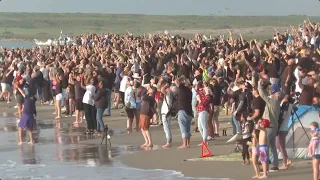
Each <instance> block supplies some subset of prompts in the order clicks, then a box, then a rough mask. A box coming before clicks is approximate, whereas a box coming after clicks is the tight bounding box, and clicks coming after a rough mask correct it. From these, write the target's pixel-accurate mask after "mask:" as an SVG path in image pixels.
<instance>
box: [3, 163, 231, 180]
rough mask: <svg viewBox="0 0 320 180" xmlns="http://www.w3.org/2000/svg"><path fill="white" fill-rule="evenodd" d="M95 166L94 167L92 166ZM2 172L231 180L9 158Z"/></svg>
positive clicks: (52, 177)
mask: <svg viewBox="0 0 320 180" xmlns="http://www.w3.org/2000/svg"><path fill="white" fill-rule="evenodd" d="M92 167H94V168H92ZM0 174H3V175H4V176H2V179H13V180H17V179H30V180H35V179H48V180H57V179H68V180H76V179H77V180H78V179H79V178H81V179H88V180H89V179H92V178H94V179H95V180H100V179H101V180H105V179H108V180H121V179H131V180H192V179H201V180H231V179H229V178H191V177H185V176H184V175H183V174H182V173H181V172H178V171H172V170H163V169H152V170H144V169H138V168H132V167H109V166H108V167H106V166H97V167H96V166H87V165H70V164H69V165H68V164H59V165H44V164H35V165H24V164H18V163H16V162H14V161H11V160H8V161H7V163H6V164H1V166H0Z"/></svg>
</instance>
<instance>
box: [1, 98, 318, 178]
mask: <svg viewBox="0 0 320 180" xmlns="http://www.w3.org/2000/svg"><path fill="white" fill-rule="evenodd" d="M37 111H38V116H37V121H39V122H40V121H45V120H52V119H53V118H54V115H53V114H52V112H53V106H48V105H44V106H40V105H38V106H37ZM0 112H2V115H4V116H7V117H13V113H14V112H16V109H14V108H6V107H5V103H4V102H2V103H1V104H0ZM221 114H224V112H222V113H221ZM0 115H1V114H0ZM221 116H222V117H221V118H220V119H221V127H230V125H228V122H229V119H230V117H228V116H223V115H221ZM12 121H13V122H12V123H13V124H14V123H15V121H14V118H12ZM61 121H63V122H66V121H70V123H71V122H73V121H74V117H68V118H63V119H62V120H61ZM104 122H105V123H107V124H108V126H109V128H111V129H114V130H115V135H114V136H112V138H111V142H112V144H113V145H134V146H136V145H140V144H143V137H142V135H141V133H138V132H133V133H131V134H127V133H125V131H124V128H125V127H126V117H125V116H120V110H114V111H112V116H111V117H104ZM80 126H84V125H83V124H82V125H80ZM171 128H172V136H173V147H172V148H168V149H163V148H161V146H162V145H163V144H164V143H165V134H164V132H163V127H162V126H158V127H152V128H151V134H152V139H153V143H154V147H153V149H151V150H150V149H145V150H143V151H140V152H136V153H132V154H128V155H124V156H121V157H119V160H120V161H122V162H123V163H124V164H126V165H128V166H131V167H135V168H141V169H165V170H175V171H179V172H182V173H183V174H184V175H185V176H188V177H196V178H197V177H208V178H231V179H235V180H248V179H251V177H252V176H253V174H254V172H253V168H252V166H251V165H250V166H245V165H242V162H241V161H239V160H241V156H240V154H239V159H238V161H228V159H227V158H226V160H225V161H217V160H214V161H212V160H210V161H208V160H204V161H199V160H195V161H187V160H190V159H194V158H199V157H200V156H201V147H198V144H200V143H201V137H200V133H192V138H191V148H189V149H183V150H177V149H176V148H177V147H178V146H179V145H180V143H181V134H180V130H179V126H178V124H177V121H173V122H172V125H171ZM193 128H194V127H193ZM220 134H222V133H220ZM227 134H228V135H230V134H231V129H230V128H229V129H228V131H227ZM230 137H231V136H227V137H220V138H217V139H215V140H212V141H210V142H209V148H210V150H211V151H212V153H213V154H214V155H215V156H220V155H228V154H230V153H231V151H232V149H234V144H226V143H225V142H226V141H227V140H228V139H229V138H230ZM100 142H101V138H100V137H98V138H94V139H90V140H85V141H81V142H80V143H83V144H99V143H100ZM221 159H223V158H221ZM310 163H311V161H310V160H299V161H297V160H293V164H292V166H291V167H290V168H289V170H286V171H279V172H277V173H269V178H272V179H275V180H284V179H291V180H301V179H312V169H311V164H310Z"/></svg>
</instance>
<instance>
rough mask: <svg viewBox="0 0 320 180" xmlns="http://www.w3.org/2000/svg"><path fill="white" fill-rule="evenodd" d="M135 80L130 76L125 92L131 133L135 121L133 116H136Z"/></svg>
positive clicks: (128, 129) (129, 131)
mask: <svg viewBox="0 0 320 180" xmlns="http://www.w3.org/2000/svg"><path fill="white" fill-rule="evenodd" d="M132 85H133V81H132V80H131V79H130V78H128V80H127V89H126V90H125V92H124V104H125V108H126V112H127V117H128V121H127V126H128V128H127V132H128V133H131V132H132V123H133V118H134V113H135V109H136V100H135V97H134V89H133V87H132Z"/></svg>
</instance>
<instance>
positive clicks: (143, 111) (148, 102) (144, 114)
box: [140, 88, 156, 147]
mask: <svg viewBox="0 0 320 180" xmlns="http://www.w3.org/2000/svg"><path fill="white" fill-rule="evenodd" d="M149 91H150V93H151V94H152V93H153V90H152V89H151V88H150V89H149ZM155 111H156V109H155V100H154V99H153V97H152V96H149V95H147V94H145V95H144V96H143V97H142V102H141V108H140V129H141V133H142V135H143V137H144V140H145V143H144V144H143V145H141V146H140V147H152V146H153V144H152V140H151V134H150V131H149V128H150V123H151V122H150V121H151V118H152V116H153V114H154V112H155Z"/></svg>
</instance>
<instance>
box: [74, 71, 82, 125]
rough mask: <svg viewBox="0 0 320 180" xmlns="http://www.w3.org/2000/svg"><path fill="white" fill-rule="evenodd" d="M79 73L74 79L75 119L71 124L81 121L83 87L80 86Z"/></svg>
mask: <svg viewBox="0 0 320 180" xmlns="http://www.w3.org/2000/svg"><path fill="white" fill-rule="evenodd" d="M81 79H82V78H81V75H80V74H78V75H77V77H76V81H74V90H75V114H76V120H75V121H74V122H73V124H78V123H83V103H82V99H83V95H84V89H82V87H81V81H82V80H81Z"/></svg>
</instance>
